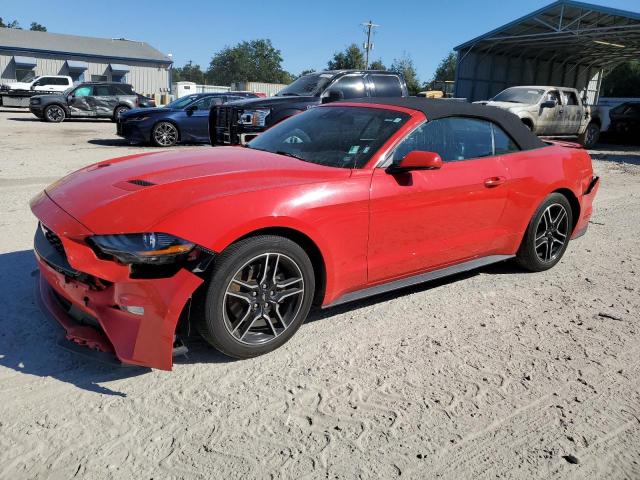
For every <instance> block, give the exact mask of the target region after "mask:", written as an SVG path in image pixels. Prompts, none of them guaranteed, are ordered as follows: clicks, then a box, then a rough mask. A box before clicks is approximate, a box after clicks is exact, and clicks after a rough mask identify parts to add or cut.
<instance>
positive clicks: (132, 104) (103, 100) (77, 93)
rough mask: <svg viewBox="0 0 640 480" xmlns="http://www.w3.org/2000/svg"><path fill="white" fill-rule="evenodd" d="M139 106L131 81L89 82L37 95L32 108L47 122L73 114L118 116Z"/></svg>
mask: <svg viewBox="0 0 640 480" xmlns="http://www.w3.org/2000/svg"><path fill="white" fill-rule="evenodd" d="M137 107H138V94H137V93H136V92H134V91H133V87H132V86H131V85H129V84H127V83H115V82H85V83H80V84H79V85H77V86H75V87H71V88H69V89H67V90H66V91H65V92H63V93H61V94H59V95H35V96H33V97H31V99H30V100H29V110H30V111H31V113H33V114H34V115H35V116H36V117H38V118H41V119H43V120H46V121H47V122H55V123H58V122H62V121H64V119H65V118H71V117H74V118H75V117H92V118H111V119H112V120H114V121H115V119H116V118H117V117H118V116H119V115H120V114H121V113H123V112H126V111H128V110H131V109H132V108H137Z"/></svg>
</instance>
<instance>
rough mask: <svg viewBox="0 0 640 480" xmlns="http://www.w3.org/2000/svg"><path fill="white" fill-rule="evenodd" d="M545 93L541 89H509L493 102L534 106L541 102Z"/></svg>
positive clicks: (494, 98) (497, 96)
mask: <svg viewBox="0 0 640 480" xmlns="http://www.w3.org/2000/svg"><path fill="white" fill-rule="evenodd" d="M543 93H544V90H542V89H539V88H507V89H506V90H504V91H502V92H500V93H499V94H498V95H496V96H495V97H493V101H494V102H511V103H527V104H530V105H533V104H536V103H538V102H539V101H540V98H541V97H542V94H543Z"/></svg>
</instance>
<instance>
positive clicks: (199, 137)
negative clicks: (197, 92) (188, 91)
mask: <svg viewBox="0 0 640 480" xmlns="http://www.w3.org/2000/svg"><path fill="white" fill-rule="evenodd" d="M221 102H222V99H221V98H219V97H214V96H207V97H202V98H200V99H198V100H196V101H195V102H193V103H191V104H190V105H188V106H187V107H186V108H185V109H184V111H183V112H182V113H181V114H180V135H181V138H182V139H183V140H190V141H193V142H204V143H208V142H209V111H210V110H211V107H212V106H213V105H214V104H215V103H218V104H219V103H221Z"/></svg>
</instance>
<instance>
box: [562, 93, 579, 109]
mask: <svg viewBox="0 0 640 480" xmlns="http://www.w3.org/2000/svg"><path fill="white" fill-rule="evenodd" d="M562 102H563V103H564V104H565V105H574V106H575V105H578V97H576V94H575V92H571V91H568V92H567V91H563V92H562Z"/></svg>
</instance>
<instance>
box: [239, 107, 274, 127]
mask: <svg viewBox="0 0 640 480" xmlns="http://www.w3.org/2000/svg"><path fill="white" fill-rule="evenodd" d="M270 113H271V110H243V111H241V112H238V124H239V125H250V126H253V127H264V125H265V123H266V120H267V117H268V116H269V114H270Z"/></svg>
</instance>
